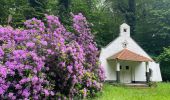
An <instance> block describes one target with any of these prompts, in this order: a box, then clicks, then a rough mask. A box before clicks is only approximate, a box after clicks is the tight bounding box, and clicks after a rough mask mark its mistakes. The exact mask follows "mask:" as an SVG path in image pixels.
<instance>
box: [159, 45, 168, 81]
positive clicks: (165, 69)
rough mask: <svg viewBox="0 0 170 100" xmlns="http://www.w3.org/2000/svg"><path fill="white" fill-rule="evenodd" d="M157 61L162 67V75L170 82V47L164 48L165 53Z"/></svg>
mask: <svg viewBox="0 0 170 100" xmlns="http://www.w3.org/2000/svg"><path fill="white" fill-rule="evenodd" d="M157 60H158V61H159V62H160V65H161V67H160V68H161V74H162V78H163V80H164V81H170V47H169V48H164V51H163V52H162V53H161V54H160V55H159V56H158V58H157Z"/></svg>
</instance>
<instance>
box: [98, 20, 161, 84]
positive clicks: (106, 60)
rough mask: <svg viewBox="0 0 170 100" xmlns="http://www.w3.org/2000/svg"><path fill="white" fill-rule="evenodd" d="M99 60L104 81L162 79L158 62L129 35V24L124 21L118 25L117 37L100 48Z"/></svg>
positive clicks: (133, 81)
mask: <svg viewBox="0 0 170 100" xmlns="http://www.w3.org/2000/svg"><path fill="white" fill-rule="evenodd" d="M100 62H101V65H102V66H103V67H104V70H105V75H106V79H105V80H106V81H117V82H120V83H141V82H142V83H143V82H149V81H154V82H159V81H162V76H161V72H160V67H159V64H158V63H156V62H155V61H154V60H153V59H152V58H151V57H150V56H149V55H148V54H147V53H146V52H145V51H144V50H143V49H142V48H141V47H140V46H139V45H138V44H137V43H136V42H135V41H134V40H133V39H132V38H131V37H130V26H128V25H127V24H126V23H123V24H122V25H121V26H120V34H119V37H117V38H116V39H115V40H114V41H112V42H111V43H110V44H108V45H107V46H106V47H104V48H102V49H101V53H100Z"/></svg>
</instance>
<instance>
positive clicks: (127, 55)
mask: <svg viewBox="0 0 170 100" xmlns="http://www.w3.org/2000/svg"><path fill="white" fill-rule="evenodd" d="M111 59H118V60H128V61H142V62H148V61H151V62H152V61H153V60H152V59H150V58H147V57H144V56H142V55H140V54H137V53H135V52H133V51H130V50H128V49H127V48H125V49H123V50H121V51H120V52H118V53H116V54H115V55H113V56H112V57H111Z"/></svg>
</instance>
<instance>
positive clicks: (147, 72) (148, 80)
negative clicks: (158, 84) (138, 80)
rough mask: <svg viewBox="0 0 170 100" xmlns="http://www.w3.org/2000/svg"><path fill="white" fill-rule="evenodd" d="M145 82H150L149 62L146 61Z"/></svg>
mask: <svg viewBox="0 0 170 100" xmlns="http://www.w3.org/2000/svg"><path fill="white" fill-rule="evenodd" d="M146 82H147V83H149V82H150V76H149V64H148V62H146Z"/></svg>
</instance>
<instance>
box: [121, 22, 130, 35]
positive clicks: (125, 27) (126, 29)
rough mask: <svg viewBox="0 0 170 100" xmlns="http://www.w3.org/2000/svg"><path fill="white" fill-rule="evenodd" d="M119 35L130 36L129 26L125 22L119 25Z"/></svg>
mask: <svg viewBox="0 0 170 100" xmlns="http://www.w3.org/2000/svg"><path fill="white" fill-rule="evenodd" d="M120 36H124V37H130V26H129V25H127V24H126V23H123V24H122V25H121V26H120Z"/></svg>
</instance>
